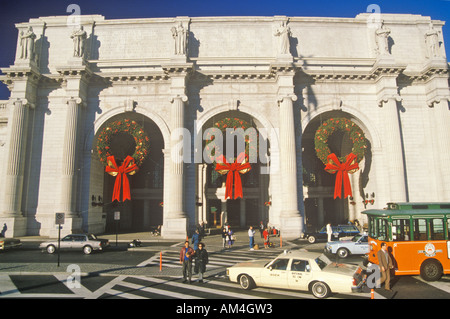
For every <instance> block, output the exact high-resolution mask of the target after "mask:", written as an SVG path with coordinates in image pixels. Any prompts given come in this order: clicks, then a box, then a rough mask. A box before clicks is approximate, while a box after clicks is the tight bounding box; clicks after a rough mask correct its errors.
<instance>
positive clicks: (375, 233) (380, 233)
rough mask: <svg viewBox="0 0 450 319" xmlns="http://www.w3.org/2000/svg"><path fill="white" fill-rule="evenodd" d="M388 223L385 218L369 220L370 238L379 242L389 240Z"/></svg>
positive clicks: (371, 218)
mask: <svg viewBox="0 0 450 319" xmlns="http://www.w3.org/2000/svg"><path fill="white" fill-rule="evenodd" d="M388 229H389V228H388V223H387V220H386V219H384V218H379V217H378V218H377V217H370V218H369V236H370V237H372V238H374V239H378V240H388V238H389V237H388Z"/></svg>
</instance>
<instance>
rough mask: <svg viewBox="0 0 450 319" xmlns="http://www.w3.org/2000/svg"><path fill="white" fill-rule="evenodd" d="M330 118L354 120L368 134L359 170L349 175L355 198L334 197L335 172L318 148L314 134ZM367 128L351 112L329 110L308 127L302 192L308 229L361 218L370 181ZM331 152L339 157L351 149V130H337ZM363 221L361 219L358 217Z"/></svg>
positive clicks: (370, 153) (369, 149)
mask: <svg viewBox="0 0 450 319" xmlns="http://www.w3.org/2000/svg"><path fill="white" fill-rule="evenodd" d="M330 118H345V119H348V120H351V121H353V122H354V123H355V124H357V125H358V126H359V127H360V128H361V129H362V130H363V131H364V132H365V135H366V136H365V137H366V145H367V148H366V149H365V155H364V158H363V160H362V161H361V162H360V163H359V170H358V171H357V172H355V173H354V174H349V177H350V183H351V187H352V193H353V194H352V195H353V196H352V197H348V198H344V197H342V198H339V197H337V198H334V187H335V179H336V175H335V174H330V173H328V172H326V171H325V169H324V168H325V166H324V164H323V163H322V162H321V161H320V160H319V158H318V157H317V155H316V151H315V144H314V136H315V133H316V131H317V129H318V128H319V126H320V125H321V124H322V123H323V122H324V121H326V120H328V119H330ZM368 137H369V136H368V134H367V129H365V128H364V126H363V125H361V123H360V121H359V120H358V119H357V118H355V117H354V116H353V115H351V114H349V113H344V112H342V111H329V112H324V113H322V114H319V115H318V116H316V117H314V118H313V119H312V120H311V121H310V122H309V123H308V124H307V126H306V128H305V130H304V132H303V135H302V166H303V172H302V173H303V193H304V205H305V217H306V227H307V229H308V231H312V230H315V229H319V228H321V227H322V226H323V225H325V224H327V223H331V224H343V223H347V222H349V221H350V222H354V221H355V220H358V218H361V215H360V212H361V210H363V209H364V208H365V203H364V201H365V200H366V196H370V195H366V194H365V190H364V188H365V186H366V185H367V182H368V173H369V171H370V166H371V159H372V151H371V143H370V141H369V139H368ZM327 144H328V146H329V148H330V150H331V152H332V153H335V154H336V155H337V156H338V157H341V156H345V155H347V154H349V153H351V151H352V147H353V143H352V141H351V139H350V136H349V133H348V132H343V131H336V132H334V133H333V134H332V135H331V136H330V137H329V139H328V142H327ZM358 221H359V222H361V221H360V220H358Z"/></svg>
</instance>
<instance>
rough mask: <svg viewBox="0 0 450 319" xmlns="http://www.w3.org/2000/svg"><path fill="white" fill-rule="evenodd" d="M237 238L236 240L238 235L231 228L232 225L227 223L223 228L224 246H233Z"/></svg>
mask: <svg viewBox="0 0 450 319" xmlns="http://www.w3.org/2000/svg"><path fill="white" fill-rule="evenodd" d="M235 240H236V236H235V235H234V231H233V230H232V229H231V227H230V226H229V225H225V227H223V228H222V246H223V248H231V247H233V244H234V241H235Z"/></svg>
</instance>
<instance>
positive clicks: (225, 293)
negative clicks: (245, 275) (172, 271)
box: [138, 277, 265, 299]
mask: <svg viewBox="0 0 450 319" xmlns="http://www.w3.org/2000/svg"><path fill="white" fill-rule="evenodd" d="M138 278H139V279H142V280H146V281H150V282H153V283H158V284H164V285H169V286H175V287H180V285H182V284H180V283H179V282H172V281H168V280H164V279H159V278H153V277H138ZM183 288H188V289H189V286H187V285H183ZM192 290H195V291H201V292H206V293H210V294H213V295H223V296H227V297H233V298H240V299H265V298H261V297H255V296H250V295H248V294H247V293H242V294H241V293H235V292H231V291H222V290H216V289H211V288H206V287H201V286H198V285H196V286H195V287H192ZM191 297H192V296H190V295H185V297H184V298H185V299H186V298H187V299H189V298H191Z"/></svg>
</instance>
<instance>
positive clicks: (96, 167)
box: [90, 112, 164, 232]
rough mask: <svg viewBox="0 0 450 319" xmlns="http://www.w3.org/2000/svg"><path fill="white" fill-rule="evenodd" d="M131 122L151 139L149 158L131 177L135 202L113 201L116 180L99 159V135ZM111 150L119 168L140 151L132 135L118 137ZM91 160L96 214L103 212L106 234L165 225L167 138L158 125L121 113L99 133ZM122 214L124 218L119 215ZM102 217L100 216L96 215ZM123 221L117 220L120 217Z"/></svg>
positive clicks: (93, 201) (91, 184) (131, 114)
mask: <svg viewBox="0 0 450 319" xmlns="http://www.w3.org/2000/svg"><path fill="white" fill-rule="evenodd" d="M125 119H129V120H131V121H135V122H137V123H138V124H139V125H140V126H141V127H142V128H143V129H144V131H145V133H146V135H147V136H148V138H149V140H150V141H149V154H148V155H147V157H146V158H145V161H144V162H143V163H142V165H141V166H140V167H139V171H138V172H137V173H136V174H134V175H132V176H129V175H128V179H129V181H130V188H131V200H126V201H123V202H118V201H113V200H112V194H113V188H114V183H115V177H114V176H111V175H109V174H107V173H106V172H105V167H104V166H103V164H102V163H101V162H100V161H99V158H98V156H97V152H96V147H97V138H98V135H99V132H101V131H102V130H103V129H104V128H106V127H108V125H110V124H111V123H113V122H116V121H123V120H125ZM110 147H111V150H112V152H113V154H114V155H115V157H116V159H117V161H118V163H117V164H118V165H121V161H122V160H123V159H124V157H125V156H126V155H131V154H130V153H133V152H134V149H135V147H136V145H135V143H134V140H133V138H132V137H131V136H130V135H129V134H124V133H121V134H117V135H115V136H114V138H113V139H111V141H110ZM92 149H93V150H94V151H93V152H92V159H91V178H90V190H91V193H92V204H91V205H92V206H93V207H92V210H94V211H95V210H97V212H99V211H101V218H102V220H101V222H102V223H103V224H104V229H105V231H106V232H114V231H116V230H118V231H132V232H139V231H149V230H151V229H154V228H156V227H158V226H159V225H162V224H163V186H164V185H163V182H164V155H163V149H164V138H163V135H162V133H161V130H160V129H159V127H158V125H157V124H156V123H155V122H154V121H153V120H151V119H150V118H148V117H147V116H145V115H143V114H139V113H135V112H127V113H119V114H116V115H113V116H111V117H109V118H108V119H107V120H106V121H104V122H103V123H102V124H101V126H100V127H99V128H98V129H97V131H96V134H95V136H94V140H93V147H92ZM117 212H120V214H117ZM93 215H97V216H99V215H100V214H93ZM119 216H120V219H119V220H117V217H119Z"/></svg>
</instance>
